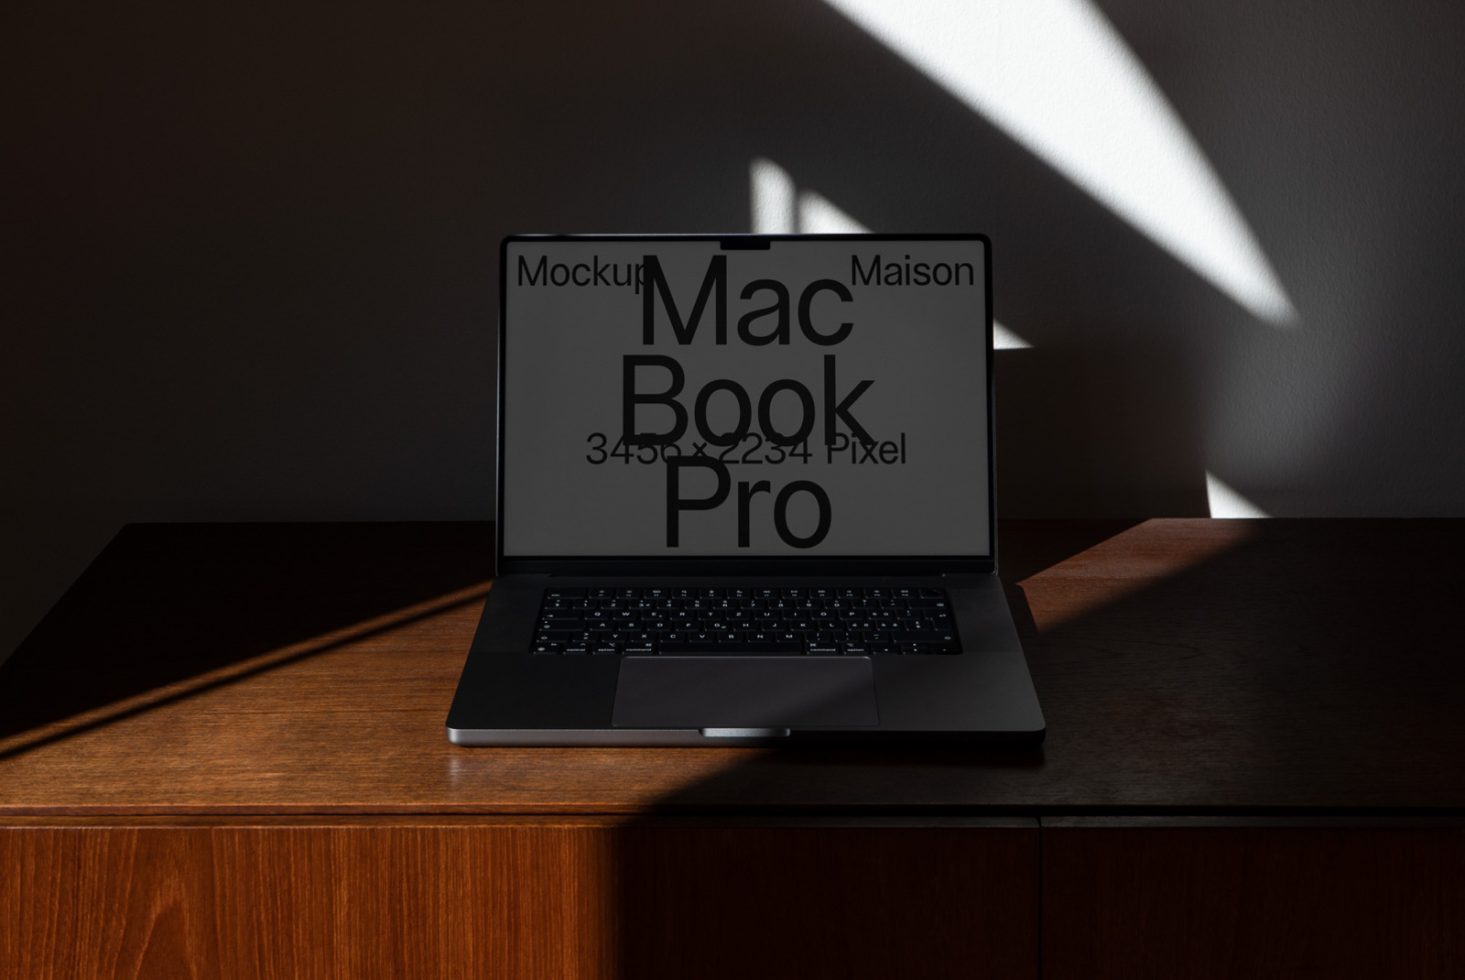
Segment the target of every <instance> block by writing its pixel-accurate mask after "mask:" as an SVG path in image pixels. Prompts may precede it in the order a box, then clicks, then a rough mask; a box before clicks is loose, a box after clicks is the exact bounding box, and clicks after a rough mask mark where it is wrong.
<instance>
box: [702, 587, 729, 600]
mask: <svg viewBox="0 0 1465 980" xmlns="http://www.w3.org/2000/svg"><path fill="white" fill-rule="evenodd" d="M723 592H724V590H723V589H698V590H697V595H699V596H701V597H702V598H703V599H721V598H722V597H723Z"/></svg>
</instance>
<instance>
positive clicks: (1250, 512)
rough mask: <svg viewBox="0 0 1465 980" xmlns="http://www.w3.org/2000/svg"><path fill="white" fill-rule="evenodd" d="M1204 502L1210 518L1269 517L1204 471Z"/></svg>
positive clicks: (1211, 474) (1210, 473) (1207, 471)
mask: <svg viewBox="0 0 1465 980" xmlns="http://www.w3.org/2000/svg"><path fill="white" fill-rule="evenodd" d="M1206 500H1207V502H1208V503H1209V504H1210V507H1211V516H1212V517H1270V516H1271V515H1270V514H1268V513H1267V512H1266V511H1264V510H1262V509H1261V508H1260V507H1258V506H1257V505H1256V504H1254V503H1252V502H1251V501H1250V500H1247V499H1246V498H1245V497H1243V496H1242V495H1241V494H1239V493H1237V492H1236V491H1235V489H1233V488H1232V487H1231V486H1230V485H1229V484H1226V483H1223V482H1222V481H1221V479H1220V478H1219V477H1217V476H1216V474H1214V473H1212V472H1211V471H1210V470H1206Z"/></svg>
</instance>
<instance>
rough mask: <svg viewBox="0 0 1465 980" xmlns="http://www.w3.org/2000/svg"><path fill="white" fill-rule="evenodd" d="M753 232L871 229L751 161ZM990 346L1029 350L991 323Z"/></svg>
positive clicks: (765, 164)
mask: <svg viewBox="0 0 1465 980" xmlns="http://www.w3.org/2000/svg"><path fill="white" fill-rule="evenodd" d="M750 179H751V183H752V203H753V230H754V231H755V232H758V233H759V234H763V235H777V234H792V233H795V232H813V233H821V232H822V233H824V234H829V235H836V234H859V233H861V232H867V231H869V230H870V229H869V228H866V227H865V226H864V225H862V224H860V223H859V222H858V221H856V220H855V219H854V218H851V217H850V216H849V215H848V214H845V213H844V212H843V211H842V210H840V209H839V208H838V207H836V206H835V205H834V203H833V202H831V201H830V200H829V199H828V198H826V197H825V196H824V195H822V194H817V193H815V192H814V191H803V190H799V189H798V187H797V185H796V184H795V183H794V179H793V177H792V176H790V175H789V173H788V171H786V170H784V169H783V168H782V167H780V166H779V165H778V164H776V163H774V162H773V161H772V160H767V159H764V158H761V157H760V158H758V159H756V160H754V161H753V163H752V167H751V172H750ZM992 346H993V348H994V349H996V350H1015V349H1019V348H1024V347H1031V346H1032V344H1029V343H1028V342H1027V341H1026V340H1023V339H1022V338H1021V337H1019V336H1018V335H1017V334H1015V333H1013V332H1012V331H1011V330H1009V329H1007V328H1006V327H1004V326H1003V325H1002V324H1000V323H997V322H995V321H994V322H993V324H992Z"/></svg>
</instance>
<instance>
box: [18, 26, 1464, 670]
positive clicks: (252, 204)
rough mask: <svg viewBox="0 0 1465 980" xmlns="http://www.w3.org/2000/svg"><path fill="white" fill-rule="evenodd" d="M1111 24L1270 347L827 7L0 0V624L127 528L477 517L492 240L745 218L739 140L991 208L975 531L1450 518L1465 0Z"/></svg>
mask: <svg viewBox="0 0 1465 980" xmlns="http://www.w3.org/2000/svg"><path fill="white" fill-rule="evenodd" d="M1100 7H1101V8H1102V11H1103V13H1104V14H1105V15H1106V16H1107V17H1108V18H1109V20H1110V21H1111V22H1112V23H1113V25H1114V26H1115V28H1116V30H1117V32H1118V34H1119V35H1120V36H1121V37H1122V38H1123V39H1124V41H1125V42H1126V43H1127V44H1128V45H1129V46H1130V48H1131V49H1132V51H1133V53H1134V54H1135V56H1136V58H1137V59H1138V61H1139V62H1140V64H1142V65H1143V67H1144V70H1145V71H1147V72H1148V73H1149V74H1150V76H1151V77H1152V78H1153V80H1154V81H1155V82H1156V84H1157V87H1158V88H1159V90H1160V91H1161V92H1163V93H1164V95H1165V97H1166V98H1167V99H1168V100H1169V102H1170V103H1171V104H1172V105H1173V106H1174V108H1175V110H1176V112H1177V114H1178V116H1179V118H1180V119H1181V120H1182V121H1183V122H1184V124H1185V126H1186V127H1187V128H1188V129H1189V131H1190V132H1191V134H1192V135H1193V136H1194V138H1195V141H1196V143H1197V144H1198V146H1199V147H1200V148H1201V150H1202V151H1203V152H1204V153H1205V155H1206V156H1207V157H1208V158H1209V160H1210V161H1211V163H1212V164H1213V165H1214V168H1215V170H1216V171H1217V173H1218V174H1219V175H1220V178H1221V180H1222V182H1223V184H1224V185H1225V187H1226V189H1227V190H1228V192H1229V193H1230V194H1231V196H1232V197H1233V198H1234V200H1235V201H1236V203H1237V206H1238V208H1239V210H1240V212H1241V213H1242V214H1243V215H1244V216H1245V218H1246V220H1247V222H1248V223H1249V224H1250V225H1251V226H1252V228H1253V229H1254V230H1255V232H1256V235H1257V238H1258V239H1259V241H1260V242H1261V245H1262V247H1263V249H1264V251H1265V252H1266V254H1267V255H1268V257H1269V258H1270V259H1271V260H1272V264H1273V266H1274V267H1275V269H1276V270H1277V272H1278V274H1279V276H1280V279H1281V281H1282V283H1283V285H1284V286H1285V288H1286V289H1287V291H1288V293H1289V295H1290V296H1291V297H1292V299H1293V300H1294V303H1295V305H1296V306H1297V308H1298V310H1299V311H1300V314H1301V318H1302V326H1301V329H1299V330H1296V331H1291V332H1283V331H1277V330H1275V329H1272V328H1270V327H1267V326H1264V325H1261V324H1258V323H1257V322H1255V321H1253V320H1252V319H1251V318H1250V317H1249V316H1248V315H1247V314H1246V313H1245V312H1244V311H1242V310H1241V309H1239V308H1238V307H1236V306H1235V304H1233V303H1232V302H1231V301H1230V300H1229V299H1227V298H1226V297H1224V296H1222V295H1220V294H1219V293H1218V292H1216V290H1215V289H1213V288H1212V287H1211V286H1210V285H1209V284H1207V283H1205V282H1203V281H1201V280H1200V279H1199V278H1198V277H1197V276H1196V275H1195V274H1193V273H1192V272H1190V271H1189V270H1188V269H1187V268H1186V267H1184V266H1183V265H1181V264H1180V263H1179V262H1177V261H1176V260H1174V259H1173V258H1171V257H1170V256H1168V255H1167V254H1166V253H1165V252H1164V250H1163V249H1161V248H1159V247H1157V246H1156V245H1154V244H1153V243H1152V242H1150V241H1149V240H1148V239H1146V238H1145V237H1144V236H1142V235H1140V234H1139V233H1137V232H1135V231H1134V230H1133V229H1132V228H1131V227H1130V226H1129V225H1127V224H1126V223H1125V222H1124V221H1122V220H1120V219H1119V218H1117V217H1115V216H1114V215H1113V214H1111V213H1109V212H1108V211H1106V210H1105V209H1104V208H1103V207H1101V206H1100V205H1098V204H1096V203H1095V202H1094V201H1093V200H1092V199H1091V198H1090V197H1089V196H1088V195H1087V194H1086V193H1085V192H1083V191H1081V190H1079V189H1077V188H1076V187H1074V186H1073V185H1072V184H1070V183H1068V182H1067V181H1066V180H1065V179H1063V178H1062V177H1060V176H1058V175H1057V174H1056V173H1055V172H1054V171H1052V170H1051V168H1049V167H1048V166H1047V165H1046V164H1044V163H1043V162H1041V161H1040V160H1038V159H1037V158H1035V157H1034V156H1032V155H1031V154H1029V153H1028V152H1027V151H1025V150H1024V149H1022V148H1021V147H1019V146H1018V145H1016V144H1015V143H1014V142H1013V141H1012V140H1011V139H1010V138H1009V137H1008V136H1007V135H1005V134H1004V133H1003V132H1001V131H1000V130H998V129H997V128H995V127H993V126H992V125H991V124H990V123H988V122H987V121H986V120H984V119H983V118H981V117H980V116H978V115H976V114H974V113H973V112H972V111H971V110H970V109H968V108H967V107H966V106H965V105H963V104H962V103H960V102H959V101H958V100H956V99H955V98H953V97H952V96H951V95H949V94H948V93H947V92H945V91H944V90H943V89H941V88H940V87H939V86H938V85H936V84H935V83H934V82H932V81H931V80H930V79H929V78H927V77H926V76H925V75H924V74H923V73H922V72H921V71H920V70H918V69H917V68H916V67H914V66H912V65H911V64H910V63H908V62H906V61H905V60H903V59H902V58H900V57H899V56H897V55H895V54H894V53H892V52H891V51H890V50H888V49H886V48H885V47H883V46H882V45H881V44H880V43H879V42H877V41H875V40H874V39H872V38H871V37H869V36H868V35H866V34H864V33H863V32H862V31H861V30H860V29H859V28H857V27H855V26H854V25H853V24H851V23H850V22H849V21H847V20H845V19H844V18H843V17H842V16H841V15H839V14H838V13H837V12H835V11H834V10H833V9H831V8H829V7H827V6H824V5H822V4H819V3H816V2H805V3H794V4H790V3H780V2H773V0H758V2H754V3H751V4H741V5H737V6H735V7H716V8H711V9H705V10H704V9H693V8H690V7H688V6H687V5H680V4H675V3H670V2H666V0H649V2H644V3H637V4H634V5H631V6H625V5H616V6H613V7H609V8H606V7H591V8H588V9H587V8H585V7H583V5H578V4H567V3H544V4H535V5H523V4H521V5H510V6H504V5H482V4H479V5H472V4H466V3H462V2H458V0H449V2H446V3H441V4H433V5H428V6H426V7H419V8H414V9H413V10H411V11H404V10H402V9H401V8H399V7H396V6H392V5H389V4H383V3H378V2H371V0H368V2H366V3H362V4H357V5H354V6H353V7H352V10H351V14H350V17H349V18H344V19H343V17H342V16H341V12H340V10H339V9H338V7H337V6H335V5H332V4H326V3H318V2H317V3H309V2H307V3H303V4H299V3H292V4H289V5H285V4H282V3H279V2H272V0H267V2H264V3H259V4H250V5H247V6H243V7H240V6H234V7H199V6H197V5H190V4H186V3H183V2H182V0H164V2H162V3H159V4H153V5H149V6H148V7H146V8H144V9H137V10H130V11H127V12H122V11H119V10H116V9H113V8H110V7H106V6H105V5H102V4H100V3H84V4H83V6H82V7H81V8H75V7H69V8H65V9H62V8H57V7H48V6H44V5H42V6H31V7H22V8H16V9H15V10H14V11H9V12H7V24H8V26H9V27H10V28H12V29H8V30H5V31H3V32H0V38H3V41H0V43H3V44H4V45H5V48H6V57H5V58H3V59H0V65H3V66H4V67H3V70H4V71H5V72H6V73H7V77H8V79H9V80H10V81H11V84H9V85H7V86H5V87H4V90H5V91H6V92H7V93H8V94H10V95H11V96H12V97H13V98H14V99H15V103H16V104H15V105H14V106H13V111H14V115H13V119H14V124H13V133H14V140H13V144H14V145H13V152H12V153H11V154H10V156H9V158H8V161H7V162H8V164H9V166H10V168H11V172H12V175H13V177H12V180H11V181H10V182H9V183H8V184H7V189H6V191H5V193H6V194H7V195H8V200H7V221H8V222H9V226H10V227H11V229H12V234H11V235H10V236H8V240H7V245H6V246H5V248H6V252H5V259H6V261H5V262H4V263H3V267H4V273H3V274H4V275H5V276H6V278H7V284H6V291H7V292H6V295H7V326H6V341H7V350H8V352H9V353H10V356H8V357H7V358H5V360H4V363H3V364H0V382H3V383H0V389H3V390H4V392H5V396H4V397H5V405H6V409H5V411H4V412H0V418H3V420H4V421H3V422H0V426H3V428H0V451H3V452H4V454H5V457H6V459H7V460H8V461H9V465H8V467H7V479H6V480H5V481H3V483H0V506H3V507H4V508H5V509H6V510H8V511H9V512H12V513H19V514H25V515H27V516H26V520H24V521H16V522H11V524H10V525H9V526H7V527H6V528H5V529H3V530H0V535H3V538H0V545H3V547H0V554H3V555H4V556H5V557H4V559H3V561H4V563H5V564H4V565H3V566H0V573H3V575H4V576H5V578H6V580H7V583H8V586H9V587H8V588H7V589H6V590H5V594H4V596H3V597H0V649H3V648H8V647H9V646H10V645H11V644H13V643H15V642H18V641H19V639H20V638H21V636H23V635H24V633H25V632H26V631H27V629H28V628H29V626H30V625H31V624H32V623H34V622H35V621H36V620H37V619H39V617H40V615H41V613H42V612H43V611H44V609H45V608H46V607H47V606H48V605H49V604H50V602H51V601H53V599H54V597H55V596H57V595H59V594H60V593H61V592H62V591H63V589H64V586H65V584H66V583H67V582H69V581H70V580H72V579H74V578H75V576H76V575H77V574H78V573H79V571H80V570H81V568H82V567H84V565H85V563H86V561H87V560H88V559H89V558H90V556H92V555H94V554H95V553H96V552H97V550H98V549H99V547H100V545H101V544H102V543H103V542H104V541H105V540H106V539H107V538H108V537H109V536H110V535H111V533H113V530H114V529H115V528H116V527H118V526H120V525H121V524H123V523H125V522H128V521H141V520H168V521H176V520H199V521H204V520H282V519H284V520H319V519H332V520H341V519H362V520H380V519H403V518H411V519H417V520H423V519H428V520H437V519H482V518H485V517H488V516H489V515H490V514H491V512H492V499H493V480H492V464H491V458H492V454H491V452H490V451H489V449H488V447H490V446H491V445H492V418H493V412H492V404H493V391H492V383H491V379H492V377H493V359H494V342H493V336H492V329H491V323H492V311H493V310H494V309H495V308H496V285H495V283H494V282H493V274H492V270H493V269H494V265H495V249H496V244H497V241H498V239H499V237H500V236H501V235H503V234H505V233H508V232H513V231H525V230H598V231H611V230H658V231H676V230H707V229H742V228H746V227H748V225H749V221H750V216H749V165H750V162H751V161H752V160H753V159H755V158H768V159H772V160H774V161H776V162H777V163H778V164H779V166H781V167H783V168H785V169H786V170H787V171H788V172H789V173H790V174H792V175H793V177H794V178H795V179H796V180H797V181H798V182H799V184H800V186H804V187H808V188H810V189H812V190H815V191H817V192H818V193H820V194H822V195H823V196H825V197H826V198H828V199H829V200H830V201H832V202H834V203H835V204H836V205H838V206H839V207H840V208H841V209H843V210H844V211H846V212H848V213H849V214H850V215H852V216H853V217H855V218H856V219H857V220H859V221H861V222H863V223H865V224H867V225H869V226H871V227H874V228H877V229H886V230H907V229H911V228H928V229H932V230H951V229H961V230H970V229H972V228H978V229H981V230H983V231H986V232H988V233H989V234H991V236H992V238H993V240H994V241H995V242H996V243H997V247H996V257H995V277H996V284H997V286H996V306H997V312H998V314H999V318H1000V319H1002V320H1003V321H1004V322H1005V323H1007V324H1008V325H1009V326H1011V327H1012V328H1013V329H1014V330H1015V331H1016V332H1017V333H1018V334H1019V335H1021V336H1022V337H1024V338H1025V339H1027V340H1028V341H1029V342H1031V343H1032V344H1033V345H1034V347H1033V350H1032V351H1027V352H1016V353H1015V355H1014V356H1012V357H1008V356H1007V355H1005V354H1004V355H1003V356H1002V357H1001V358H1000V361H1001V363H1000V367H1001V368H1002V375H1001V376H1000V377H999V386H998V392H999V398H1001V399H1002V403H1001V405H1000V406H999V407H1000V408H1001V411H1000V412H999V414H998V419H999V425H1000V426H1001V427H1002V428H1001V432H1002V439H1001V443H1000V448H999V452H1000V453H1001V456H1002V458H1001V460H1000V464H1001V465H999V467H998V472H999V473H1000V474H1001V480H1002V489H1003V495H1002V496H1003V500H1004V502H1005V513H1007V514H1009V515H1013V516H1017V515H1028V516H1044V515H1046V514H1051V513H1062V514H1076V515H1084V516H1148V515H1152V514H1158V513H1166V514H1184V513H1200V512H1201V509H1200V508H1201V503H1202V501H1203V500H1204V481H1203V473H1202V470H1203V469H1210V470H1212V471H1213V472H1216V473H1217V474H1218V475H1219V476H1220V477H1221V478H1223V479H1224V480H1225V481H1226V482H1227V483H1229V484H1230V485H1232V486H1233V487H1235V488H1237V489H1238V491H1240V492H1241V493H1242V494H1243V495H1244V496H1246V497H1248V498H1249V499H1251V500H1254V501H1255V502H1257V503H1258V504H1259V505H1260V506H1261V507H1263V508H1264V509H1266V510H1268V511H1270V512H1274V513H1283V514H1287V513H1291V514H1343V513H1349V514H1365V513H1389V514H1399V515H1407V514H1429V513H1451V512H1454V510H1456V509H1457V505H1458V501H1459V500H1460V499H1461V494H1462V490H1465V456H1462V455H1461V454H1459V453H1453V452H1449V451H1448V449H1447V447H1450V446H1453V445H1457V444H1460V443H1462V442H1465V428H1462V426H1465V411H1461V410H1460V406H1461V401H1460V399H1461V397H1462V396H1461V394H1460V391H1461V389H1460V387H1459V386H1458V385H1457V384H1456V383H1455V378H1454V373H1455V372H1454V366H1455V365H1457V364H1459V363H1461V360H1462V358H1465V348H1462V346H1461V345H1462V344H1465V339H1462V337H1465V334H1461V332H1460V331H1458V330H1455V329H1454V324H1455V323H1457V322H1458V319H1459V317H1458V313H1459V311H1460V310H1461V309H1465V285H1462V280H1461V279H1460V277H1459V276H1458V275H1456V274H1455V270H1454V268H1453V265H1452V263H1453V261H1454V258H1453V257H1454V256H1455V255H1457V254H1459V252H1460V248H1459V246H1460V245H1461V244H1462V236H1465V222H1460V221H1458V220H1455V217H1454V215H1455V212H1456V211H1458V208H1456V207H1455V206H1454V203H1453V202H1456V201H1458V199H1459V198H1460V194H1461V191H1462V187H1465V178H1462V176H1461V174H1460V171H1459V168H1458V167H1457V165H1456V161H1458V160H1459V159H1460V158H1461V156H1462V155H1465V131H1462V130H1461V129H1460V127H1457V126H1453V125H1451V121H1452V119H1453V117H1452V116H1451V114H1450V113H1449V112H1436V111H1433V109H1432V108H1431V107H1439V106H1444V107H1449V106H1455V105H1459V104H1461V103H1462V102H1465V71H1462V70H1461V68H1460V66H1459V59H1458V57H1457V52H1456V51H1455V48H1454V45H1453V44H1452V39H1453V38H1455V37H1458V36H1460V33H1461V29H1462V28H1465V12H1462V10H1461V9H1459V8H1456V7H1449V6H1443V7H1442V6H1439V5H1432V6H1431V5H1422V4H1414V5H1407V6H1406V7H1405V8H1398V7H1391V8H1389V9H1387V10H1385V9H1382V8H1379V7H1377V5H1372V4H1365V3H1358V2H1349V3H1344V4H1342V5H1334V7H1332V8H1330V13H1329V16H1327V17H1325V18H1323V17H1319V16H1318V15H1317V12H1316V10H1315V8H1313V7H1312V6H1311V5H1309V4H1305V3H1302V2H1300V0H1287V2H1283V3H1281V4H1277V3H1266V4H1263V3H1261V2H1260V0H1245V2H1242V3H1239V4H1228V5H1226V6H1225V7H1218V8H1216V9H1208V10H1205V11H1194V10H1188V9H1185V10H1182V9H1178V8H1177V9H1171V8H1168V7H1164V6H1163V5H1156V4H1153V3H1149V2H1144V0H1103V2H1102V3H1101V4H1100ZM1426 7H1427V9H1426ZM286 25H288V26H286ZM1421 418H1428V419H1431V420H1432V424H1431V425H1428V426H1422V425H1420V424H1419V419H1421Z"/></svg>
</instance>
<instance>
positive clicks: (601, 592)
mask: <svg viewBox="0 0 1465 980" xmlns="http://www.w3.org/2000/svg"><path fill="white" fill-rule="evenodd" d="M589 595H590V598H592V599H614V598H615V589H591V590H590V592H589Z"/></svg>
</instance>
